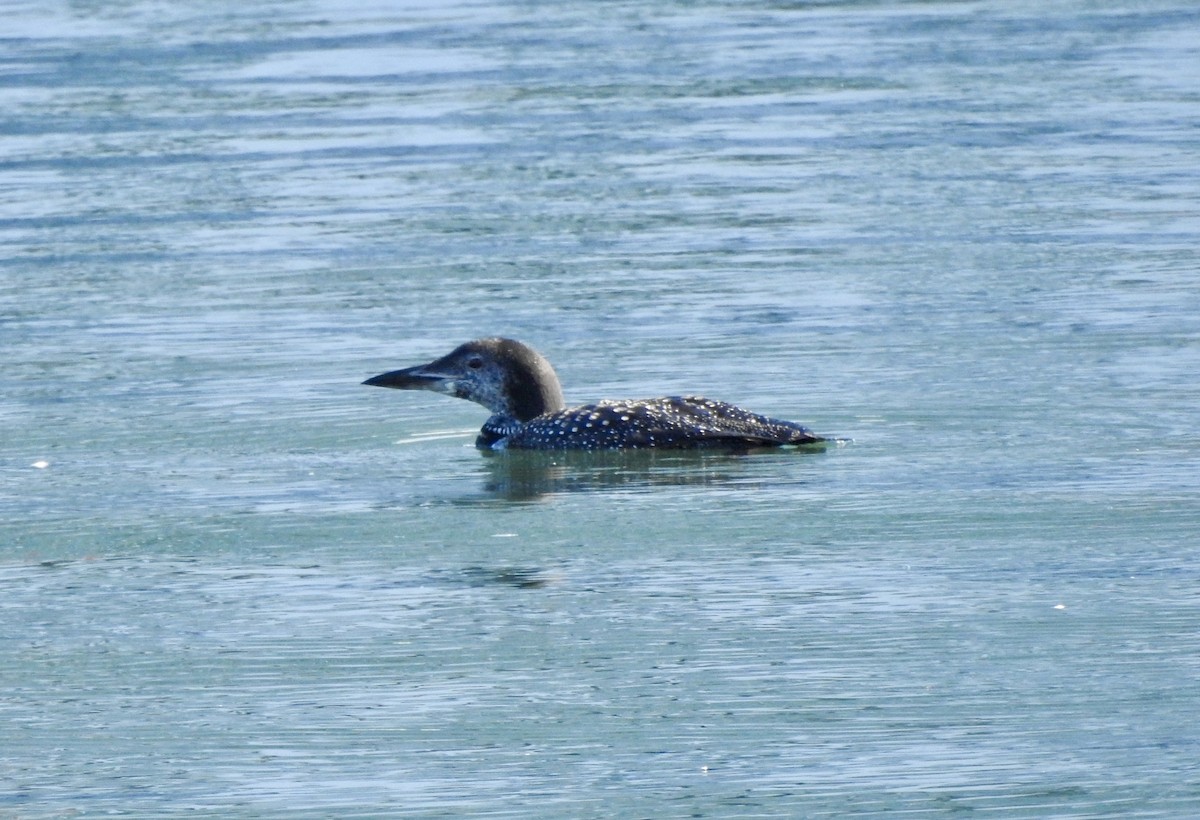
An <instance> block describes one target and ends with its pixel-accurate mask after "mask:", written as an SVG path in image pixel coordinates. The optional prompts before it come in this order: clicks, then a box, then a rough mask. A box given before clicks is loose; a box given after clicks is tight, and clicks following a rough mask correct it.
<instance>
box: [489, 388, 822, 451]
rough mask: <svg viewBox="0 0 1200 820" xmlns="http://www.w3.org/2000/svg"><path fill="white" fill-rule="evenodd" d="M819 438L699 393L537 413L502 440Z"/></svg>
mask: <svg viewBox="0 0 1200 820" xmlns="http://www.w3.org/2000/svg"><path fill="white" fill-rule="evenodd" d="M821 441H823V439H822V438H821V437H820V436H817V435H814V434H813V433H812V432H811V431H810V430H808V429H807V428H805V427H803V426H801V425H799V424H796V423H795V422H790V421H782V420H780V419H772V418H768V417H767V416H760V415H758V414H757V413H751V412H749V411H747V410H743V409H742V408H740V407H737V406H735V405H732V404H728V403H726V402H721V401H713V400H711V399H705V398H701V397H699V396H667V397H665V398H660V399H643V400H639V401H604V402H599V403H597V404H586V405H583V406H581V407H572V408H569V409H566V410H560V411H558V412H554V413H547V414H545V415H543V416H539V417H537V418H536V419H533V420H531V421H529V422H526V423H525V424H523V425H522V426H521V429H520V430H519V431H517V432H515V433H513V434H512V435H511V436H509V438H508V440H507V445H508V446H509V447H516V448H526V449H586V450H614V449H641V448H650V447H654V448H659V449H688V448H701V447H730V448H736V449H743V448H750V447H777V446H780V445H801V444H815V443H818V442H821Z"/></svg>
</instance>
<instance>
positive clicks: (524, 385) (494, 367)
mask: <svg viewBox="0 0 1200 820" xmlns="http://www.w3.org/2000/svg"><path fill="white" fill-rule="evenodd" d="M363 384H370V385H374V386H375V387H395V388H398V389H400V390H433V391H434V392H436V393H445V394H447V395H450V396H456V397H458V398H460V399H469V400H470V401H473V402H476V403H478V404H482V405H483V406H484V407H486V408H487V409H488V410H491V411H492V413H494V414H500V415H502V416H508V417H511V418H515V419H517V420H518V421H522V422H524V421H529V420H530V419H532V418H536V417H538V416H540V415H542V414H543V413H550V412H553V411H555V410H561V409H563V406H564V404H563V395H562V387H560V386H559V383H558V376H556V375H555V373H554V368H552V367H551V366H550V362H548V361H546V359H545V358H544V357H543V356H542V354H540V353H538V352H537V351H536V350H534V349H533V348H531V347H529V346H528V345H524V344H521V343H520V342H518V341H515V340H513V339H476V340H475V341H473V342H467V343H466V344H461V345H459V346H458V347H456V348H454V350H452V351H450V352H449V353H447V354H446V355H445V356H443V357H442V358H440V359H436V360H434V361H432V362H430V363H429V364H421V365H417V366H416V367H406V368H404V369H403V370H393V371H391V372H390V373H382V374H380V375H378V376H374V377H373V378H370V379H367V380H366V381H365V382H363Z"/></svg>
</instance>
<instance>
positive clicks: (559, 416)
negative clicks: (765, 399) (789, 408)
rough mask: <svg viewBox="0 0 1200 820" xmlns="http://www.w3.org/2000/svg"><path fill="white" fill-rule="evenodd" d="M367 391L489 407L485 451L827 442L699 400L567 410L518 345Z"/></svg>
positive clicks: (481, 346) (479, 443) (401, 375)
mask: <svg viewBox="0 0 1200 820" xmlns="http://www.w3.org/2000/svg"><path fill="white" fill-rule="evenodd" d="M363 384H368V385H372V386H375V387H394V388H397V389H400V390H432V391H434V392H437V393H445V394H447V395H450V396H456V397H457V398H460V399H469V400H470V401H473V402H476V403H478V404H482V405H483V406H484V407H486V408H487V409H488V410H490V411H491V412H492V415H491V416H490V417H489V418H488V420H487V421H486V422H484V425H483V428H482V429H481V430H480V431H479V437H478V438H477V439H476V440H475V446H476V447H479V448H481V449H495V450H501V449H505V448H511V449H523V450H625V449H629V450H635V449H645V448H659V449H675V450H683V449H693V448H728V449H734V450H744V449H749V448H755V447H779V446H785V445H806V444H820V443H821V442H823V441H824V440H825V439H823V438H822V437H820V436H818V435H816V434H814V433H813V432H812V431H811V430H809V429H808V428H806V427H803V426H801V425H799V424H797V423H795V422H791V421H782V420H780V419H772V418H767V417H766V416H760V415H758V414H756V413H751V412H749V411H748V410H743V409H742V408H740V407H736V406H734V405H732V404H727V403H725V402H721V401H712V400H710V399H704V398H700V397H697V396H667V397H664V398H659V399H639V400H635V401H601V402H597V403H596V404H585V405H581V406H578V407H567V406H566V404H565V402H564V401H563V395H562V387H560V386H559V382H558V376H557V375H556V374H555V372H554V368H552V367H551V366H550V362H548V361H546V359H545V357H543V356H542V355H541V354H540V353H538V352H537V351H536V350H534V349H533V348H531V347H529V346H528V345H525V344H522V343H521V342H518V341H515V340H513V339H500V338H494V339H476V340H475V341H473V342H466V343H465V344H461V345H459V346H458V347H456V348H455V349H454V350H452V351H450V352H449V353H447V354H446V355H445V356H443V357H441V358H440V359H436V360H434V361H432V362H430V363H429V364H422V365H417V366H415V367H406V368H404V369H402V370H393V371H391V372H388V373H382V374H380V375H378V376H374V377H372V378H370V379H367V380H366V381H365V382H363Z"/></svg>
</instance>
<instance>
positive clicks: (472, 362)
mask: <svg viewBox="0 0 1200 820" xmlns="http://www.w3.org/2000/svg"><path fill="white" fill-rule="evenodd" d="M467 367H469V368H471V369H472V370H478V369H479V368H481V367H483V359H481V358H479V357H478V356H472V357H471V358H469V359H467Z"/></svg>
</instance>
